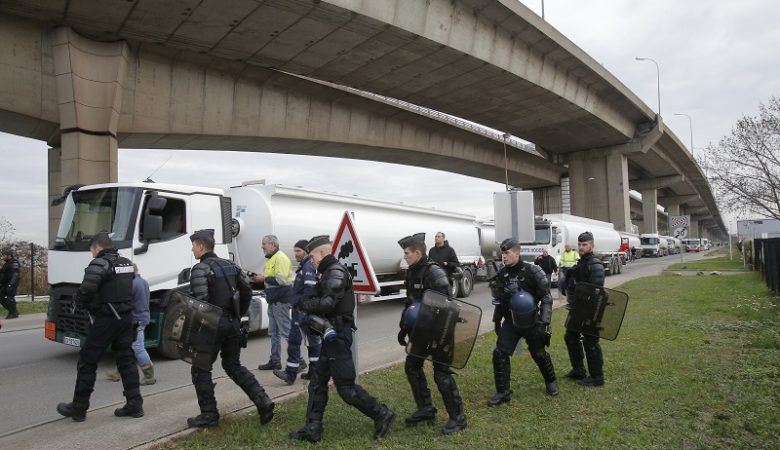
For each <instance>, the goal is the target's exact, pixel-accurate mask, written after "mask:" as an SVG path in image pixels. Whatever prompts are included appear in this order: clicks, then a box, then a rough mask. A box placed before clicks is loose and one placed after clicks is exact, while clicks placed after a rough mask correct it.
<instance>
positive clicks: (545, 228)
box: [523, 225, 550, 245]
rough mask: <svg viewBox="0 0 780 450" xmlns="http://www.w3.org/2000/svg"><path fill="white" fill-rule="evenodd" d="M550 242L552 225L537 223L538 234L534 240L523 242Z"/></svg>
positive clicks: (536, 243) (531, 243)
mask: <svg viewBox="0 0 780 450" xmlns="http://www.w3.org/2000/svg"><path fill="white" fill-rule="evenodd" d="M549 243H550V225H536V234H535V236H534V241H533V242H523V244H526V245H540V244H549Z"/></svg>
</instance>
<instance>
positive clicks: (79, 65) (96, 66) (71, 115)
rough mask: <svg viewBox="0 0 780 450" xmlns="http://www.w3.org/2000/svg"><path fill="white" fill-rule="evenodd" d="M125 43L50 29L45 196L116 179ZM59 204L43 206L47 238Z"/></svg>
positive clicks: (51, 234)
mask: <svg viewBox="0 0 780 450" xmlns="http://www.w3.org/2000/svg"><path fill="white" fill-rule="evenodd" d="M128 52H129V50H128V47H127V44H126V43H125V42H110V43H107V42H97V41H92V40H89V39H86V38H84V37H82V36H79V35H78V34H77V33H75V32H74V31H73V30H71V29H70V28H68V27H60V28H57V29H55V30H54V31H53V32H52V55H53V59H54V70H55V72H54V74H55V84H56V87H55V89H56V95H57V108H58V112H59V121H60V123H59V133H58V134H57V135H56V136H55V137H54V138H52V139H51V140H50V141H49V145H50V146H51V149H50V150H49V197H50V200H51V199H53V198H56V197H58V196H59V195H60V194H61V193H62V191H63V189H64V188H65V187H67V186H71V185H74V184H93V183H107V182H115V181H117V159H118V158H117V138H116V136H117V128H118V126H119V113H120V111H121V106H122V93H123V90H124V88H123V84H124V81H125V76H126V72H127V60H128ZM60 217H62V206H56V207H53V206H50V207H49V241H50V242H52V241H53V240H54V237H55V236H56V232H57V224H58V223H59V219H60Z"/></svg>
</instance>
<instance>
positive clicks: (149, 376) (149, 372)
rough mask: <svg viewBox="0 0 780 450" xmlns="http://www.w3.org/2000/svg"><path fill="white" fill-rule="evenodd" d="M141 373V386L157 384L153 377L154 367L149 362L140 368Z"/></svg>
mask: <svg viewBox="0 0 780 450" xmlns="http://www.w3.org/2000/svg"><path fill="white" fill-rule="evenodd" d="M141 372H143V374H144V378H143V379H142V380H141V384H142V385H143V386H148V385H150V384H154V383H157V379H156V378H155V377H154V366H153V365H152V363H151V362H150V363H149V364H144V365H143V366H141Z"/></svg>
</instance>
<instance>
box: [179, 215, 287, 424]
mask: <svg viewBox="0 0 780 450" xmlns="http://www.w3.org/2000/svg"><path fill="white" fill-rule="evenodd" d="M190 240H191V241H192V254H193V255H194V256H195V258H196V259H199V260H200V262H199V263H197V264H195V265H194V266H193V267H192V271H191V275H190V294H191V295H192V296H193V297H195V298H196V299H198V300H200V301H202V302H208V303H211V304H212V305H216V306H219V307H220V308H222V309H223V313H222V316H221V317H220V319H219V325H218V327H217V336H216V342H215V344H214V349H213V352H212V355H211V362H212V364H213V363H214V361H216V360H217V355H218V354H219V353H220V352H221V353H222V368H223V369H225V373H227V375H228V376H229V377H230V379H231V380H233V382H234V383H236V384H237V385H238V386H239V387H240V388H241V389H242V390H243V391H244V392H245V393H246V395H247V396H248V397H249V398H250V400H252V402H253V403H254V404H255V406H257V412H258V415H259V416H260V423H261V424H263V425H264V424H266V423H268V422H270V421H271V419H273V417H274V402H273V401H271V399H270V398H269V397H268V395H267V394H266V393H265V390H264V389H263V387H262V386H260V383H258V382H257V379H256V378H255V376H254V375H252V372H250V371H249V370H247V368H246V367H244V366H242V365H241V361H240V356H241V347H242V344H243V336H242V331H241V328H240V320H241V317H242V316H243V315H244V314H245V313H246V311H247V309H249V302H250V301H251V299H252V289H251V288H250V287H249V282H248V281H247V280H246V278H245V277H244V275H243V273H242V272H241V269H240V268H239V267H238V266H236V265H235V264H234V263H233V262H232V261H228V260H226V259H222V258H220V257H218V256H217V255H216V254H215V253H214V230H200V231H196V232H195V233H193V234H192V235H191V236H190ZM236 293H237V294H238V295H237V296H236V295H235V294H236ZM236 297H238V298H236ZM191 374H192V384H193V385H194V386H195V394H196V395H197V396H198V405H199V406H200V414H199V415H197V416H196V417H190V418H189V419H187V425H189V426H190V427H196V428H202V427H215V426H217V424H218V422H219V410H218V409H217V399H216V397H215V396H214V383H213V381H212V379H211V371H210V370H204V369H202V368H199V367H196V366H195V365H193V366H192V369H191Z"/></svg>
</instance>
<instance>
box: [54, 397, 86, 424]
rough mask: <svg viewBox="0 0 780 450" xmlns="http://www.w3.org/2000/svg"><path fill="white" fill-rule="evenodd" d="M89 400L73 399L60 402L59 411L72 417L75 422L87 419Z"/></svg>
mask: <svg viewBox="0 0 780 450" xmlns="http://www.w3.org/2000/svg"><path fill="white" fill-rule="evenodd" d="M87 409H89V402H88V401H87V402H84V401H78V400H75V399H74V400H73V401H72V402H71V403H60V404H59V405H57V412H58V413H60V414H61V415H63V416H65V417H70V418H71V419H73V421H74V422H83V421H85V420H86V419H87Z"/></svg>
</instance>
